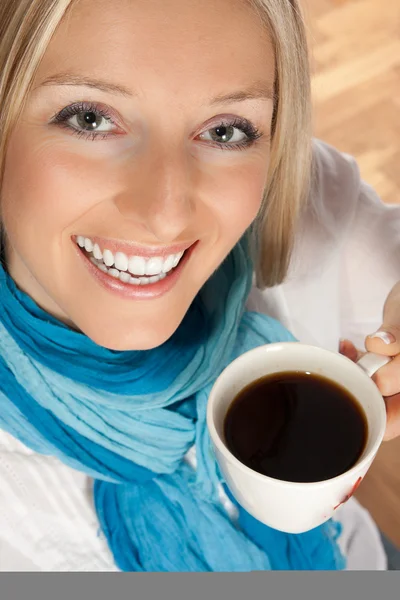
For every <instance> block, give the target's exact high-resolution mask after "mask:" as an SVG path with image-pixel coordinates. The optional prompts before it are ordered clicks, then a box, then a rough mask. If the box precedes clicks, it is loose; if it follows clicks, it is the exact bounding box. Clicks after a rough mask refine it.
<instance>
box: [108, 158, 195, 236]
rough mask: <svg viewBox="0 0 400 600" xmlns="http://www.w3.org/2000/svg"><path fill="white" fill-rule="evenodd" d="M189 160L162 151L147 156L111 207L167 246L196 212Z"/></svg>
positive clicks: (131, 175)
mask: <svg viewBox="0 0 400 600" xmlns="http://www.w3.org/2000/svg"><path fill="white" fill-rule="evenodd" d="M194 189H195V188H194V181H193V173H192V172H191V167H190V158H189V157H187V156H186V155H185V154H184V153H183V152H178V151H175V152H174V151H172V150H169V151H168V149H166V150H165V151H163V152H161V151H160V150H159V151H158V153H157V154H156V153H154V152H153V153H151V156H149V157H148V158H147V159H143V160H141V161H140V162H139V163H137V164H136V165H135V167H134V168H133V169H131V170H130V173H129V184H128V185H127V186H126V189H125V190H124V193H123V194H119V196H118V197H117V198H116V199H115V204H116V206H117V208H118V210H119V212H120V213H121V215H122V216H123V217H124V218H125V219H130V220H132V221H133V222H134V223H135V227H140V228H141V229H142V230H147V232H149V233H150V234H151V238H152V239H156V240H158V241H159V242H161V243H170V242H173V241H176V240H178V239H179V237H180V236H182V233H183V232H184V231H185V230H187V229H188V228H189V227H190V226H191V224H193V222H194V219H195V212H196V202H195V200H194V197H195V192H194Z"/></svg>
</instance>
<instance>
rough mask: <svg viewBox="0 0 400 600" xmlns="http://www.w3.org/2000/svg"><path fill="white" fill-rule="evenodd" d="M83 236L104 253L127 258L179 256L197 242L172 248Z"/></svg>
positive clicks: (182, 243) (173, 245)
mask: <svg viewBox="0 0 400 600" xmlns="http://www.w3.org/2000/svg"><path fill="white" fill-rule="evenodd" d="M79 235H82V237H85V238H86V237H87V238H89V239H90V240H91V241H92V242H93V244H98V245H99V247H100V250H101V251H102V252H104V250H106V249H107V250H110V251H111V252H112V253H113V254H115V253H116V252H123V253H124V254H126V255H127V256H143V257H146V258H147V257H148V258H151V257H153V256H159V257H162V258H164V257H166V256H169V255H171V254H179V253H180V252H184V251H185V250H187V249H188V248H190V247H191V246H193V244H195V243H196V242H181V243H177V244H172V245H171V246H142V245H140V244H136V243H135V242H129V241H125V240H116V239H111V238H103V237H99V236H96V235H84V234H79ZM76 238H77V235H76V236H73V239H74V241H75V242H76Z"/></svg>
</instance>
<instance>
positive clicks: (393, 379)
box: [372, 355, 400, 396]
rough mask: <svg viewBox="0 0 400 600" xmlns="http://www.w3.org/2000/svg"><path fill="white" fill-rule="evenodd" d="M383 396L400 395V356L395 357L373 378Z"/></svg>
mask: <svg viewBox="0 0 400 600" xmlns="http://www.w3.org/2000/svg"><path fill="white" fill-rule="evenodd" d="M372 379H373V380H374V381H375V383H376V385H377V386H378V388H379V391H380V393H381V394H382V396H393V395H394V394H398V393H400V355H398V356H395V357H394V358H393V360H391V361H390V363H388V364H387V365H384V366H383V367H381V368H380V369H379V371H377V372H376V373H375V375H373V376H372Z"/></svg>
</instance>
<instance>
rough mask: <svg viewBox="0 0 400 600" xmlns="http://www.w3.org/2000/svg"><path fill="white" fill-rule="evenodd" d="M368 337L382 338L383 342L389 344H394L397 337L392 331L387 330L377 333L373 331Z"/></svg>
mask: <svg viewBox="0 0 400 600" xmlns="http://www.w3.org/2000/svg"><path fill="white" fill-rule="evenodd" d="M368 337H369V338H370V339H372V338H379V339H380V340H382V342H384V343H385V344H387V345H389V344H394V342H395V341H396V338H395V337H394V335H392V334H391V333H388V332H387V331H376V332H375V333H373V334H372V335H369V336H368Z"/></svg>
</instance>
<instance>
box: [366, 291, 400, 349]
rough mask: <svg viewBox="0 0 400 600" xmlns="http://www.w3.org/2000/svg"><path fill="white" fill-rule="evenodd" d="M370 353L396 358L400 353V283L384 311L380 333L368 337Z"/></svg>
mask: <svg viewBox="0 0 400 600" xmlns="http://www.w3.org/2000/svg"><path fill="white" fill-rule="evenodd" d="M365 347H366V348H367V350H368V351H369V352H376V353H377V354H384V355H385V356H395V355H396V354H399V353H400V282H398V283H396V285H395V286H394V287H393V288H392V290H391V292H390V294H389V295H388V297H387V298H386V302H385V306H384V309H383V323H382V325H381V327H379V329H378V331H376V332H375V333H372V334H371V335H369V336H367V338H366V340H365Z"/></svg>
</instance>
